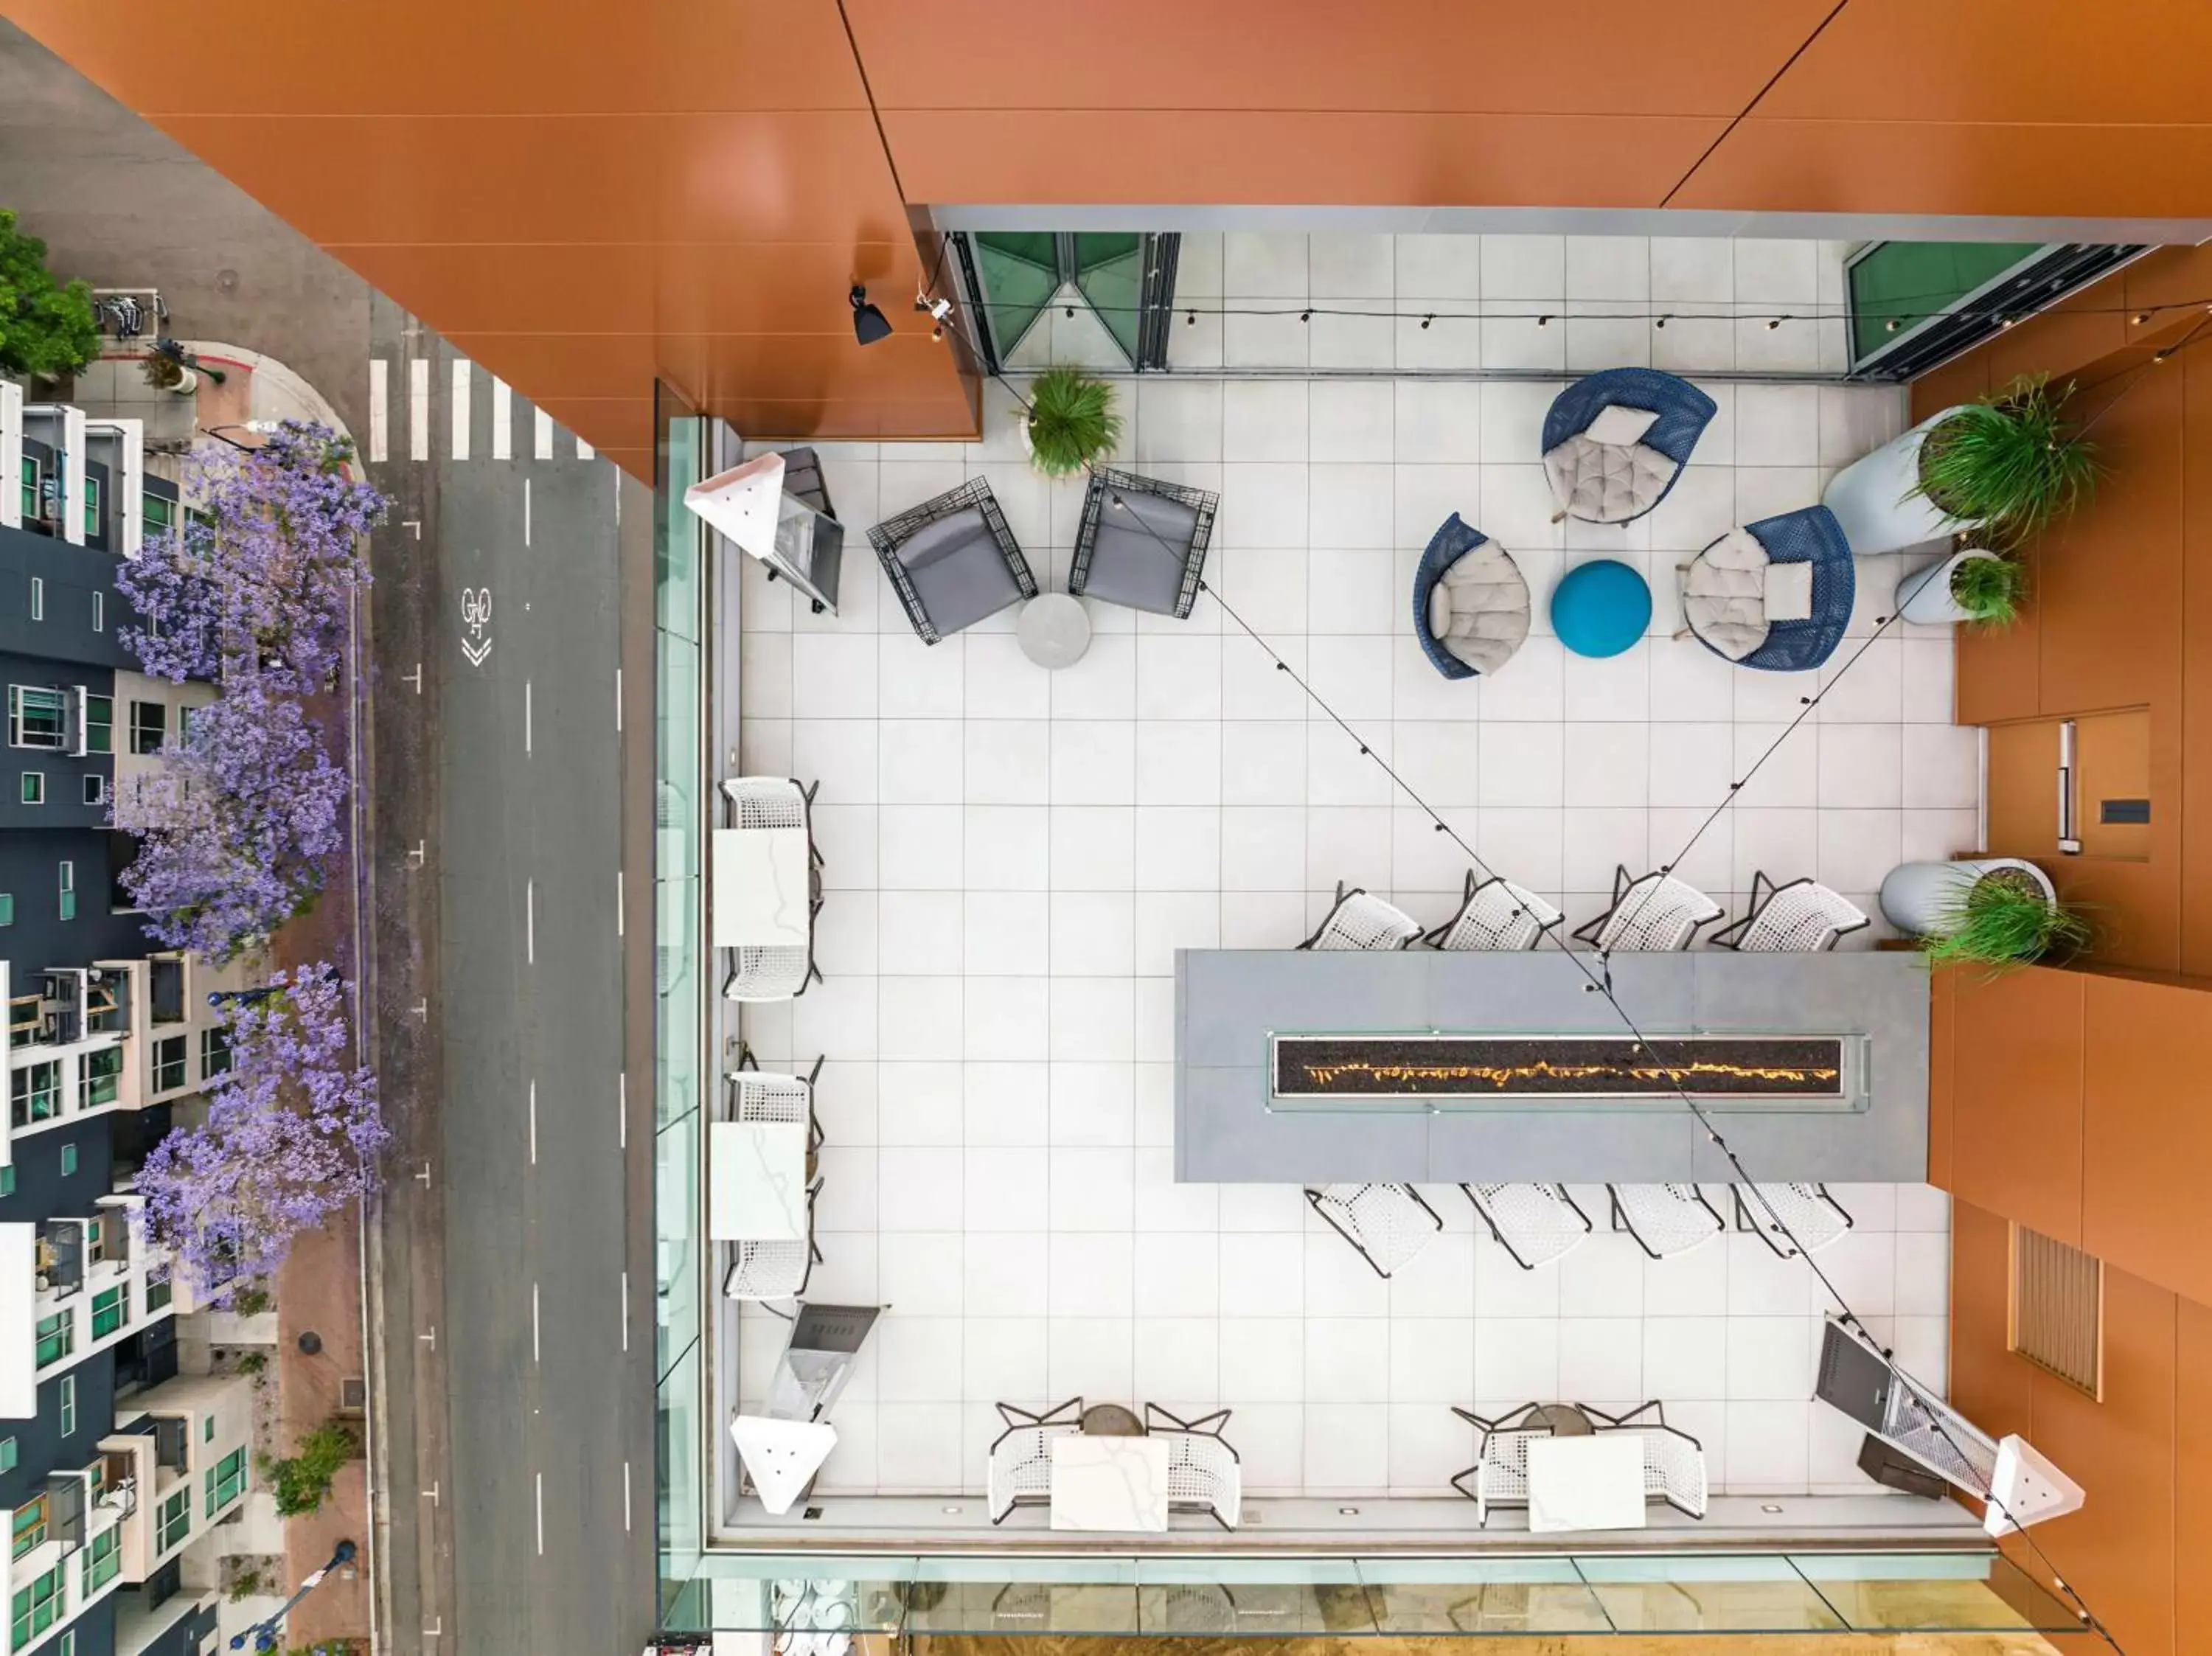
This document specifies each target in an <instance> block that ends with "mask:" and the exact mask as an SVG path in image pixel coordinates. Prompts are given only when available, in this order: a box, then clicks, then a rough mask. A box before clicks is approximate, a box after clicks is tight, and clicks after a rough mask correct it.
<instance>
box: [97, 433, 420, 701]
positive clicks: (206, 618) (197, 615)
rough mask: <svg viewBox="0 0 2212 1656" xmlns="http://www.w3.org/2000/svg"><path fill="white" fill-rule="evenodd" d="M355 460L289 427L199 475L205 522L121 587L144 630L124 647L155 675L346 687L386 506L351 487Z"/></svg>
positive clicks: (181, 528) (164, 534)
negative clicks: (351, 615) (343, 674)
mask: <svg viewBox="0 0 2212 1656" xmlns="http://www.w3.org/2000/svg"><path fill="white" fill-rule="evenodd" d="M352 457H353V446H352V444H351V443H349V441H347V440H346V439H344V438H343V437H341V436H339V435H337V434H336V433H335V432H332V431H331V430H330V429H329V428H327V427H324V426H318V425H303V424H300V423H298V422H293V421H287V422H284V423H283V425H281V426H279V427H278V428H277V429H276V433H275V434H274V435H272V436H271V437H270V439H269V440H268V441H267V442H266V443H264V445H263V446H261V447H259V448H258V449H254V450H252V451H250V452H240V451H226V452H223V453H222V454H220V455H213V456H208V457H204V458H196V459H195V460H194V461H193V463H192V470H193V476H192V481H193V482H194V483H195V484H196V485H197V490H198V492H199V494H200V495H201V497H202V500H203V502H204V512H205V513H206V519H205V520H204V521H203V520H202V519H200V518H199V517H197V516H194V515H191V514H189V513H188V514H185V516H184V517H183V519H182V520H181V521H180V522H179V524H178V525H176V526H175V527H173V528H171V529H167V530H164V531H161V533H159V534H157V535H155V536H154V537H151V538H150V539H149V540H148V541H147V543H146V544H145V546H144V548H143V549H142V550H141V551H140V553H139V555H138V556H137V557H136V558H135V559H130V560H127V561H125V563H124V564H123V565H122V567H120V569H118V571H117V573H116V586H117V588H118V590H119V591H121V592H122V594H123V596H124V597H125V598H126V599H128V600H129V601H130V603H131V606H132V607H133V609H134V610H136V611H137V616H138V618H139V620H140V621H143V622H144V623H145V624H144V625H143V626H141V625H137V624H136V623H134V624H132V625H130V626H126V627H125V628H122V629H121V630H120V632H119V633H118V637H119V638H120V639H121V640H122V643H123V646H124V647H125V648H126V649H128V650H130V651H131V652H132V653H133V654H134V655H136V656H137V658H138V659H139V662H140V664H142V665H143V667H144V669H145V670H146V671H147V672H148V673H149V674H151V675H152V676H155V677H156V678H167V679H170V680H173V681H174V682H177V683H179V684H181V683H183V682H185V680H186V679H188V678H199V679H216V680H222V679H227V678H229V677H232V676H235V675H237V674H239V673H240V672H250V673H252V674H254V675H255V676H259V677H262V678H264V679H266V680H267V681H268V682H269V683H270V687H271V688H275V689H279V690H289V691H292V692H295V693H296V694H301V695H310V694H313V692H315V691H318V690H324V689H328V688H331V687H332V686H334V685H335V684H336V683H337V679H338V671H339V667H340V664H341V655H340V651H341V647H342V646H343V643H344V640H345V636H346V622H347V613H348V609H349V604H350V602H351V598H352V594H353V592H354V591H355V589H356V588H357V587H362V586H366V585H368V578H369V577H368V563H367V562H366V561H364V560H363V559H362V555H361V537H362V536H364V535H366V534H367V533H368V530H369V528H370V526H371V525H374V523H376V522H377V520H378V519H380V518H381V517H382V516H383V515H384V511H385V507H386V500H385V498H384V496H383V495H382V494H379V493H378V492H377V491H376V489H374V488H372V487H371V486H370V485H368V483H365V482H356V481H355V480H354V479H353V478H352V477H350V476H348V474H347V470H346V464H347V462H348V461H349V460H350V459H351V458H352Z"/></svg>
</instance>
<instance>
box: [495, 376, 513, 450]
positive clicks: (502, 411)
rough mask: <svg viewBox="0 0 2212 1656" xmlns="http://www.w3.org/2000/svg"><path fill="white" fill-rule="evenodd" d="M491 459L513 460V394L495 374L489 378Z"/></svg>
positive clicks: (504, 381) (505, 382)
mask: <svg viewBox="0 0 2212 1656" xmlns="http://www.w3.org/2000/svg"><path fill="white" fill-rule="evenodd" d="M491 458H493V459H495V460H512V459H513V458H514V393H513V391H509V390H508V389H507V381H506V380H504V379H501V378H500V377H499V376H498V375H497V374H494V375H492V377H491Z"/></svg>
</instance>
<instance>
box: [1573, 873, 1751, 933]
mask: <svg viewBox="0 0 2212 1656" xmlns="http://www.w3.org/2000/svg"><path fill="white" fill-rule="evenodd" d="M1669 885H1673V886H1678V887H1680V889H1681V890H1682V891H1683V892H1686V893H1687V894H1689V895H1692V896H1695V897H1699V898H1701V899H1703V900H1704V901H1705V905H1706V906H1707V907H1710V908H1711V910H1712V913H1710V914H1707V915H1705V916H1703V917H1702V918H1699V919H1693V920H1692V922H1691V925H1690V931H1689V935H1688V936H1687V937H1685V938H1683V940H1682V942H1681V943H1680V946H1679V949H1692V948H1694V947H1696V945H1697V941H1698V933H1699V931H1703V930H1704V929H1705V927H1706V926H1709V925H1711V924H1712V923H1713V922H1714V921H1716V920H1719V919H1726V918H1727V916H1728V911H1727V910H1726V909H1725V908H1723V907H1721V906H1720V905H1719V904H1718V903H1717V902H1715V901H1713V900H1712V898H1711V897H1710V896H1708V895H1706V894H1705V893H1704V892H1702V891H1699V889H1697V887H1695V886H1693V885H1692V884H1691V883H1689V882H1688V881H1686V880H1680V879H1677V878H1675V877H1674V874H1673V873H1672V872H1671V871H1670V870H1667V869H1663V868H1661V869H1654V870H1652V871H1651V872H1650V873H1649V874H1639V875H1637V876H1634V877H1631V876H1630V874H1629V872H1628V869H1627V866H1626V864H1614V865H1613V906H1612V907H1609V908H1607V910H1606V911H1605V913H1602V914H1600V915H1598V916H1596V917H1595V919H1589V920H1585V921H1584V922H1583V924H1582V925H1578V926H1577V927H1576V928H1575V929H1574V930H1573V931H1571V932H1569V933H1568V934H1567V935H1568V936H1570V937H1572V938H1574V939H1575V941H1576V942H1577V943H1588V944H1589V946H1590V947H1591V948H1593V949H1596V950H1597V951H1598V952H1599V953H1600V954H1611V953H1613V951H1615V950H1616V949H1620V943H1618V942H1615V943H1605V944H1601V943H1599V941H1598V939H1599V938H1601V937H1603V936H1604V935H1605V929H1606V927H1607V925H1609V924H1611V922H1612V920H1613V916H1614V915H1616V914H1618V913H1620V912H1621V909H1622V907H1623V905H1625V904H1626V902H1627V901H1628V900H1629V899H1630V898H1631V897H1638V899H1639V902H1640V903H1650V902H1651V901H1654V896H1653V895H1644V893H1645V888H1646V887H1649V888H1650V891H1651V893H1653V894H1656V893H1657V892H1660V891H1662V890H1664V889H1666V887H1668V886H1669ZM1641 912H1642V909H1641V907H1639V908H1638V909H1637V910H1636V911H1634V912H1633V913H1641ZM1633 913H1632V918H1633ZM1679 949H1648V950H1645V949H1626V950H1621V952H1623V953H1628V954H1640V953H1648V954H1673V953H1677V952H1679Z"/></svg>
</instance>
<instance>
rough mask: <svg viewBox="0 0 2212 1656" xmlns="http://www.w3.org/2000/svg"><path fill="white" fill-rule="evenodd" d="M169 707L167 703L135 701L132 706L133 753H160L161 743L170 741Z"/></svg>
mask: <svg viewBox="0 0 2212 1656" xmlns="http://www.w3.org/2000/svg"><path fill="white" fill-rule="evenodd" d="M168 735H169V707H168V703H167V702H165V701H134V702H132V703H131V752H133V753H159V752H161V743H163V742H165V741H167V739H168Z"/></svg>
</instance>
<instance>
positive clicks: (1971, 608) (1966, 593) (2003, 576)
mask: <svg viewBox="0 0 2212 1656" xmlns="http://www.w3.org/2000/svg"><path fill="white" fill-rule="evenodd" d="M1951 597H1952V599H1953V601H1954V603H1956V604H1958V606H1959V608H1960V609H1961V610H1965V611H1966V619H1967V620H1969V621H1972V622H1980V623H1981V624H1982V625H1983V626H1984V627H2009V626H2010V625H2012V623H2013V622H2015V621H2016V620H2018V619H2019V617H2020V606H2021V600H2022V599H2024V598H2025V597H2027V571H2026V570H2024V569H2022V568H2021V567H2020V566H2019V565H2018V564H2016V563H2015V562H2014V561H2012V560H2011V559H2010V558H2008V557H2002V556H1998V557H1993V558H1968V559H1967V560H1966V561H1965V562H1963V563H1961V564H1960V566H1959V567H1957V568H1956V569H1954V570H1953V571H1952V572H1951Z"/></svg>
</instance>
